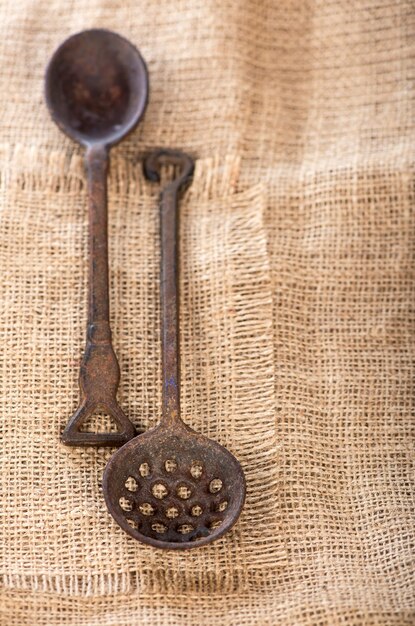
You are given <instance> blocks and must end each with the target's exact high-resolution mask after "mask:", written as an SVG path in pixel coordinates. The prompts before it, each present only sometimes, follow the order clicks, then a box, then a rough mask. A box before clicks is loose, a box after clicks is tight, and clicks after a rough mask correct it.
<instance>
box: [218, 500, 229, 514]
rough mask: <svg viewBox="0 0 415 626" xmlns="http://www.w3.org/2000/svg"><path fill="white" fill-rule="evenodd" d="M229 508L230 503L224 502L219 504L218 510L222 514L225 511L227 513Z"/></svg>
mask: <svg viewBox="0 0 415 626" xmlns="http://www.w3.org/2000/svg"><path fill="white" fill-rule="evenodd" d="M227 508H228V502H227V500H224V501H223V502H219V504H218V506H217V509H216V510H217V511H220V512H221V513H222V512H223V511H226V509H227Z"/></svg>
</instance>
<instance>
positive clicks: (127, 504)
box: [118, 496, 133, 511]
mask: <svg viewBox="0 0 415 626" xmlns="http://www.w3.org/2000/svg"><path fill="white" fill-rule="evenodd" d="M118 504H119V505H120V507H121V508H122V510H123V511H132V510H133V503H132V502H131V500H128V499H127V498H124V496H122V497H121V498H120V499H119V500H118Z"/></svg>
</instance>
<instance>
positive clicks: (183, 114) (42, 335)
mask: <svg viewBox="0 0 415 626" xmlns="http://www.w3.org/2000/svg"><path fill="white" fill-rule="evenodd" d="M414 22H415V10H414V6H413V5H412V4H411V3H410V2H405V1H395V2H394V1H392V0H373V1H370V0H347V1H344V0H278V1H276V0H275V1H273V0H256V1H252V0H244V1H242V2H241V1H238V0H179V1H177V2H173V1H172V0H170V1H166V0H158V1H157V2H148V1H147V2H144V1H142V0H88V2H82V1H81V0H13V1H12V0H1V1H0V100H1V107H0V110H1V114H0V219H1V222H0V276H1V280H0V303H1V306H0V337H1V356H0V403H1V405H0V416H1V434H0V439H1V441H0V443H1V467H0V490H1V512H0V534H1V537H0V554H1V557H0V574H1V578H2V588H1V595H0V607H1V608H0V623H1V626H54V625H59V626H61V625H62V626H141V625H151V626H199V625H202V626H218V625H220V626H222V625H223V626H254V625H255V626H274V625H275V626H282V625H288V626H297V625H299V626H323V625H328V626H336V625H339V626H340V625H341V626H357V625H359V626H363V625H365V626H366V625H382V626H391V625H399V626H401V625H408V626H409V625H410V624H414V623H415V593H414V587H415V580H414V579H415V576H414V571H415V563H414V539H415V531H414V521H415V520H414V509H415V506H414V490H413V480H414V474H413V464H414V446H413V439H411V436H412V437H413V434H414V429H413V426H414V421H413V419H412V418H411V414H412V415H413V390H412V387H411V378H412V376H413V369H414V368H413V358H414V352H415V350H414V338H415V333H414V321H415V314H414V308H415V271H414V269H415V264H414V240H415V219H414V217H415V216H414V166H413V156H414V153H413V149H412V145H413V142H414V139H415V137H414V107H413V101H414V82H413V79H414V73H415V72H414V64H413V61H414V58H415V54H414V52H415V50H414V31H415V28H414ZM93 26H101V27H106V28H110V29H112V30H115V31H117V32H119V33H120V34H122V35H124V36H126V37H127V38H129V39H130V40H131V41H132V42H134V43H135V44H136V45H137V46H138V47H139V48H140V50H141V52H142V54H143V56H144V58H145V59H146V60H147V62H148V66H149V70H150V80H151V96H150V101H149V106H148V109H147V112H146V116H145V119H144V121H143V122H142V123H141V125H140V126H139V128H138V129H137V130H136V131H135V132H134V134H133V135H132V136H130V137H129V138H128V140H126V141H125V142H123V143H122V144H121V145H119V146H118V147H117V148H115V149H114V150H113V152H112V157H111V159H112V160H111V175H110V182H109V203H110V205H109V220H110V237H111V239H110V253H111V259H110V261H111V298H112V324H113V332H114V343H115V347H116V350H117V354H118V356H119V360H120V365H121V372H122V383H121V387H120V393H119V398H120V402H121V405H122V406H123V408H124V409H125V411H126V413H127V414H128V415H129V416H130V417H131V418H132V419H133V421H134V422H135V423H136V424H137V426H141V427H148V426H150V425H153V424H155V423H156V421H157V420H158V416H159V414H160V348H159V305H158V262H159V242H158V215H157V195H158V192H159V187H158V186H157V185H151V184H149V183H147V182H145V181H144V180H143V176H142V174H141V159H142V156H143V154H144V153H145V152H146V151H148V150H149V149H151V148H153V147H158V146H166V147H167V146H168V147H172V148H180V149H183V150H185V151H189V152H190V153H191V154H193V155H194V156H195V157H196V158H197V167H196V176H195V180H194V183H193V185H192V187H191V188H190V189H189V191H188V192H187V194H186V197H185V199H184V201H183V204H182V226H181V238H182V239H181V242H182V244H181V245H182V252H183V257H182V285H181V287H182V289H181V291H182V301H183V305H182V346H183V348H182V352H183V405H184V415H185V417H186V419H187V420H188V422H189V424H191V425H192V426H193V427H194V428H196V429H197V430H200V431H201V432H203V433H205V434H206V435H208V436H210V437H212V438H214V439H217V440H218V441H219V442H220V443H222V444H224V445H226V446H228V447H229V449H230V450H231V451H232V452H233V453H235V454H236V455H237V456H238V458H239V459H240V460H241V462H242V464H243V466H244V469H245V471H246V476H247V482H248V497H247V503H246V507H245V509H244V512H243V514H242V516H241V519H240V521H239V522H238V524H237V526H236V527H235V528H234V530H232V532H231V533H229V534H228V535H227V536H225V537H224V538H223V539H221V540H219V541H218V542H217V543H215V544H212V545H211V546H207V547H205V548H203V549H200V550H195V551H192V552H190V553H186V554H179V553H177V554H176V553H162V552H160V551H157V550H154V549H151V548H149V547H146V546H143V545H141V544H139V543H137V542H135V541H134V540H133V539H131V538H129V537H128V536H127V535H126V534H125V533H123V531H122V530H121V529H120V528H119V527H118V526H117V525H116V524H115V522H114V521H113V520H112V518H111V517H110V516H109V514H108V513H107V510H106V507H105V505H104V502H103V498H102V494H101V488H100V481H101V477H102V472H103V468H104V467H105V463H106V461H107V459H108V458H109V455H110V454H111V451H110V450H103V449H98V450H97V449H86V450H82V449H70V448H66V447H64V446H63V445H61V444H60V442H59V434H60V432H61V430H62V429H63V427H64V425H65V423H66V420H67V419H68V417H69V416H70V415H71V413H72V412H73V411H74V409H75V407H76V405H77V400H78V384H77V377H78V367H79V360H80V357H81V355H82V350H83V346H84V336H85V323H86V307H85V300H86V281H87V210H86V197H85V191H86V190H85V175H84V170H83V161H82V150H81V149H80V148H79V147H78V146H76V145H75V144H73V143H72V142H71V141H70V140H69V139H67V138H65V137H64V136H63V135H62V134H61V133H60V132H59V131H58V129H57V128H56V127H55V126H54V124H53V123H52V122H51V120H50V118H49V115H48V113H47V110H46V107H45V105H44V102H43V95H42V88H43V74H44V69H45V66H46V63H47V61H48V59H49V57H50V55H51V54H52V52H53V50H54V49H55V48H56V46H57V45H58V44H59V43H60V42H61V41H62V40H63V39H64V38H65V37H67V36H68V35H69V34H71V33H73V32H76V31H79V30H82V29H84V28H90V27H93ZM101 423H102V422H101Z"/></svg>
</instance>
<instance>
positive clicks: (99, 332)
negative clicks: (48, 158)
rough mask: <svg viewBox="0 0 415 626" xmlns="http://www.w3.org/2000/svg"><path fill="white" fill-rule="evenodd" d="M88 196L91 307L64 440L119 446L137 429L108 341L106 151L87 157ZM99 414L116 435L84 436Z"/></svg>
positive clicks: (93, 148)
mask: <svg viewBox="0 0 415 626" xmlns="http://www.w3.org/2000/svg"><path fill="white" fill-rule="evenodd" d="M86 168H87V173H88V197H89V305H88V326H87V340H86V347H85V353H84V356H83V359H82V363H81V368H80V375H79V386H80V391H81V399H80V404H79V407H78V409H77V411H76V412H75V413H74V415H73V416H72V417H71V418H70V420H69V422H68V424H67V426H66V428H65V430H64V432H63V434H62V441H63V442H64V443H65V444H67V445H72V446H74V445H77V446H79V445H81V446H117V445H122V444H124V443H126V442H127V441H129V440H130V439H131V438H132V437H134V436H135V434H136V433H135V428H134V426H133V424H132V423H131V422H130V420H129V419H128V418H127V417H126V415H125V414H124V412H123V411H122V409H121V407H120V406H119V404H118V402H117V397H116V396H117V390H118V385H119V381H120V368H119V365H118V361H117V357H116V355H115V352H114V349H113V347H112V343H111V328H110V320H109V278H108V226H107V224H108V219H107V173H108V151H107V148H106V147H105V146H96V145H94V146H91V147H89V148H88V150H87V153H86ZM97 410H103V411H105V412H106V413H108V414H109V415H110V416H111V417H112V418H113V420H114V422H115V423H116V424H117V426H118V428H119V431H118V432H108V433H105V432H98V433H95V432H85V431H81V430H80V427H81V426H82V424H83V423H85V421H86V420H87V419H88V418H89V417H90V416H92V415H93V413H94V412H95V411H97Z"/></svg>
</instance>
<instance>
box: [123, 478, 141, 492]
mask: <svg viewBox="0 0 415 626" xmlns="http://www.w3.org/2000/svg"><path fill="white" fill-rule="evenodd" d="M125 487H126V489H128V491H137V489H138V484H137V481H136V479H135V478H133V477H132V476H129V477H128V478H127V480H126V481H125Z"/></svg>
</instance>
